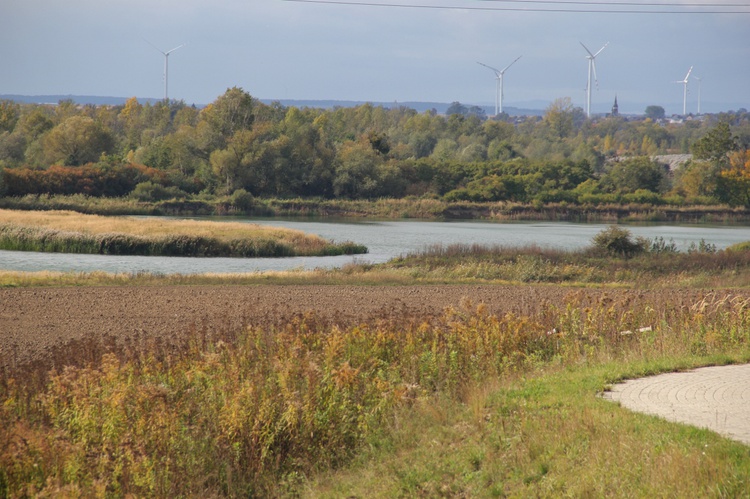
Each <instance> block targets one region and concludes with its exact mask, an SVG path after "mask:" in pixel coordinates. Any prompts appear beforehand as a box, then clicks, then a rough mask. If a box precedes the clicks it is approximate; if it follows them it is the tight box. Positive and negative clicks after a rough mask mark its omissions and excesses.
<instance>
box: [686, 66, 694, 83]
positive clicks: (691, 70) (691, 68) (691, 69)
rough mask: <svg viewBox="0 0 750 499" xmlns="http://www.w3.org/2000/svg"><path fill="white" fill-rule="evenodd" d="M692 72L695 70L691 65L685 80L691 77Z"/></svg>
mask: <svg viewBox="0 0 750 499" xmlns="http://www.w3.org/2000/svg"><path fill="white" fill-rule="evenodd" d="M692 72H693V66H690V69H688V72H687V74H686V75H685V80H684V81H687V79H688V78H690V73H692Z"/></svg>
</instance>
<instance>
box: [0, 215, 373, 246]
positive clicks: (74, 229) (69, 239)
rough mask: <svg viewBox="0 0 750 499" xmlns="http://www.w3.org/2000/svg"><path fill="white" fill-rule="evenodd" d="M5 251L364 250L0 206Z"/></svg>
mask: <svg viewBox="0 0 750 499" xmlns="http://www.w3.org/2000/svg"><path fill="white" fill-rule="evenodd" d="M0 249H4V250H13V251H39V252H59V253H83V254H109V255H139V256H202V257H219V256H224V257H286V256H329V255H343V254H362V253H366V252H367V248H366V247H364V246H361V245H357V244H354V243H350V242H345V243H333V242H331V241H327V240H326V239H323V238H322V237H319V236H316V235H312V234H306V233H304V232H302V231H298V230H293V229H285V228H276V227H268V226H261V225H256V224H246V223H216V222H208V221H196V220H169V219H166V220H164V219H161V220H160V219H139V218H133V217H104V216H99V215H85V214H81V213H77V212H74V211H12V210H0Z"/></svg>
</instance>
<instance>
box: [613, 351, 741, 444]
mask: <svg viewBox="0 0 750 499" xmlns="http://www.w3.org/2000/svg"><path fill="white" fill-rule="evenodd" d="M603 397H604V398H605V399H608V400H613V401H615V402H619V403H620V404H621V405H622V406H623V407H627V408H628V409H631V410H633V411H637V412H643V413H646V414H654V415H656V416H661V417H663V418H665V419H667V420H669V421H675V422H678V423H686V424H689V425H693V426H698V427H701V428H708V429H709V430H713V431H715V432H717V433H720V434H721V435H724V436H726V437H729V438H731V439H734V440H738V441H740V442H743V443H745V444H748V445H750V364H746V365H735V366H718V367H702V368H700V369H695V370H692V371H687V372H681V373H667V374H660V375H658V376H650V377H648V378H640V379H633V380H629V381H626V382H624V383H620V384H617V385H615V386H613V387H612V390H611V391H609V392H605V393H604V394H603Z"/></svg>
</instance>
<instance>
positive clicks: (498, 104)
mask: <svg viewBox="0 0 750 499" xmlns="http://www.w3.org/2000/svg"><path fill="white" fill-rule="evenodd" d="M521 57H522V56H520V55H519V56H518V57H516V60H515V61H513V62H511V63H510V64H508V65H507V66H505V67H504V68H503V69H495V68H493V67H492V66H488V65H486V64H482V63H481V62H478V63H477V64H479V65H481V66H484V67H485V68H488V69H491V70H492V71H494V73H495V79H496V80H497V89H496V91H495V115H496V116H497V115H498V114H501V113H502V112H503V76H504V75H505V72H506V71H507V70H508V68H509V67H511V66H512V65H514V64H515V63H516V62H517V61H518V59H520V58H521Z"/></svg>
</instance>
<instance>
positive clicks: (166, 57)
mask: <svg viewBox="0 0 750 499" xmlns="http://www.w3.org/2000/svg"><path fill="white" fill-rule="evenodd" d="M144 40H145V38H144ZM146 43H148V44H149V45H151V46H152V47H154V48H155V49H156V50H158V51H159V52H161V53H162V54H163V55H164V100H165V101H166V102H169V54H171V53H172V52H174V51H175V50H177V49H179V48H182V47H184V46H185V44H182V45H178V46H177V47H175V48H173V49H172V50H167V51H166V52H164V51H163V50H162V49H160V48H159V47H157V46H156V45H154V44H153V43H151V42H150V41H148V40H146Z"/></svg>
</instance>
